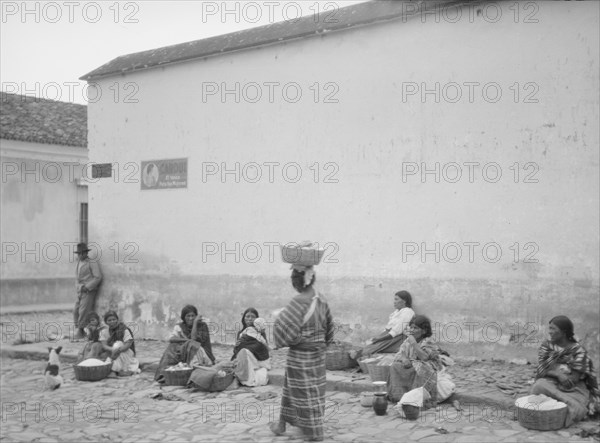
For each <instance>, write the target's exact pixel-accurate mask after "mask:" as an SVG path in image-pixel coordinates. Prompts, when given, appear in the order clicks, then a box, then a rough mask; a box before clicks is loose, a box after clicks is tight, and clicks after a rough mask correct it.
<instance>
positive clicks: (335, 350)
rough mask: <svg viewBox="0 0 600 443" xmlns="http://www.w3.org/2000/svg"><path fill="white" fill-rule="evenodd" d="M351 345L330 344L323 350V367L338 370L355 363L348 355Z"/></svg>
mask: <svg viewBox="0 0 600 443" xmlns="http://www.w3.org/2000/svg"><path fill="white" fill-rule="evenodd" d="M351 349H352V347H351V346H349V345H344V344H332V345H329V346H328V347H327V350H326V351H325V368H326V369H328V370H330V371H340V370H343V369H348V368H351V367H353V366H354V365H356V363H354V361H352V359H351V358H350V355H348V351H349V350H351Z"/></svg>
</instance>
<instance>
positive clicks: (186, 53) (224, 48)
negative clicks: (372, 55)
mask: <svg viewBox="0 0 600 443" xmlns="http://www.w3.org/2000/svg"><path fill="white" fill-rule="evenodd" d="M478 3H481V1H467V0H428V1H425V0H420V1H395V0H371V1H367V2H363V3H357V4H354V5H350V6H347V7H344V8H340V9H338V10H337V11H338V12H339V13H340V16H339V17H338V18H337V19H336V20H337V22H336V23H327V22H326V19H325V14H326V13H328V12H329V11H324V12H322V13H320V14H318V15H317V16H312V15H307V16H303V17H301V18H299V19H298V20H297V21H295V22H292V21H281V22H276V23H270V24H267V25H264V26H259V27H255V28H249V29H244V30H241V31H236V32H232V33H228V34H223V35H218V36H214V37H208V38H204V39H200V40H193V41H189V42H184V43H177V44H174V45H169V46H163V47H161V48H155V49H149V50H146V51H141V52H135V53H131V54H126V55H121V56H119V57H117V58H115V59H113V60H111V61H109V62H108V63H105V64H104V65H102V66H100V67H98V68H96V69H94V70H93V71H91V72H89V73H87V74H85V75H83V76H82V77H80V80H87V81H93V80H95V79H99V78H103V77H110V76H115V75H122V74H125V73H128V72H136V71H142V70H146V69H152V68H157V67H160V66H164V65H167V64H173V63H181V62H185V61H189V60H194V59H201V58H206V57H210V56H217V55H221V54H226V53H231V52H235V51H241V50H246V49H250V48H256V47H261V46H266V45H270V44H278V43H282V42H286V41H290V40H295V39H300V38H307V37H314V36H319V35H324V34H327V33H330V32H336V31H343V30H346V29H350V28H354V27H358V26H364V25H369V24H373V23H379V22H384V21H390V20H397V19H401V18H404V19H409V18H411V17H414V16H417V15H418V14H422V13H423V12H424V11H430V10H433V9H435V8H437V7H439V6H441V5H446V6H460V5H464V4H478ZM408 4H412V5H414V6H413V7H411V8H410V10H408V9H407V8H406V6H407V5H408ZM316 17H318V19H316Z"/></svg>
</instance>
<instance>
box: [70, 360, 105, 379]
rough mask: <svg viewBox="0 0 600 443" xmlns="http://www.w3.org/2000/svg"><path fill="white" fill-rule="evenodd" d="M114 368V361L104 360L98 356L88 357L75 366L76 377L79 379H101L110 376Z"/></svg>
mask: <svg viewBox="0 0 600 443" xmlns="http://www.w3.org/2000/svg"><path fill="white" fill-rule="evenodd" d="M111 368H112V362H111V361H110V360H109V361H108V362H104V361H102V360H98V359H96V358H88V359H87V360H84V361H82V362H81V363H79V364H78V365H76V366H73V370H74V371H75V378H76V379H77V380H79V381H100V380H103V379H105V378H106V377H108V375H109V374H110V370H111Z"/></svg>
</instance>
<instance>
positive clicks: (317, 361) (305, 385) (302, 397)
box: [280, 349, 326, 438]
mask: <svg viewBox="0 0 600 443" xmlns="http://www.w3.org/2000/svg"><path fill="white" fill-rule="evenodd" d="M325 388H326V379H325V351H324V349H323V350H319V351H299V350H295V349H290V350H289V351H288V358H287V365H286V368H285V380H284V381H283V394H282V395H283V396H282V398H281V416H280V420H281V421H285V422H286V423H289V424H291V425H292V426H297V427H299V428H300V429H302V431H303V432H304V435H305V436H306V437H310V438H319V437H323V419H324V416H325Z"/></svg>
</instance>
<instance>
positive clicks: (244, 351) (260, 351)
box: [231, 308, 271, 386]
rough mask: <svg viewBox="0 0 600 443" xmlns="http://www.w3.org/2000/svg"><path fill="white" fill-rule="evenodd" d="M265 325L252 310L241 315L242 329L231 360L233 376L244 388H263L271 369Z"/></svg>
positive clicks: (254, 310)
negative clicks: (233, 367) (232, 361)
mask: <svg viewBox="0 0 600 443" xmlns="http://www.w3.org/2000/svg"><path fill="white" fill-rule="evenodd" d="M265 327H266V323H265V321H264V319H261V318H260V317H259V315H258V311H257V310H256V309H254V308H248V309H246V310H245V311H244V313H243V314H242V329H241V330H240V331H239V332H238V334H237V341H236V344H235V347H234V349H233V356H232V357H231V360H234V361H235V363H236V366H235V376H236V378H237V379H238V381H239V382H240V383H241V384H243V385H245V386H264V385H266V384H267V383H268V381H269V378H268V375H267V371H268V370H270V369H271V359H270V358H269V346H268V343H267V335H266V332H265Z"/></svg>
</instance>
